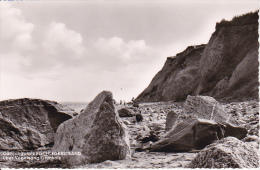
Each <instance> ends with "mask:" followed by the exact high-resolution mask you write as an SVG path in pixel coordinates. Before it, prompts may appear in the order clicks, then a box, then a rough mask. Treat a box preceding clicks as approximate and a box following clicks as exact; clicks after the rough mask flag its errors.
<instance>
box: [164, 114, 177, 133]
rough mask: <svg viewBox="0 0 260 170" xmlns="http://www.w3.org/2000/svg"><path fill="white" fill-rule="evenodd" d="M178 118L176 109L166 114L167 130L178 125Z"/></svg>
mask: <svg viewBox="0 0 260 170" xmlns="http://www.w3.org/2000/svg"><path fill="white" fill-rule="evenodd" d="M177 120H178V114H177V113H175V112H174V111H169V112H168V114H167V116H166V124H165V131H166V132H168V131H169V130H171V128H172V127H173V126H174V125H176V123H177Z"/></svg>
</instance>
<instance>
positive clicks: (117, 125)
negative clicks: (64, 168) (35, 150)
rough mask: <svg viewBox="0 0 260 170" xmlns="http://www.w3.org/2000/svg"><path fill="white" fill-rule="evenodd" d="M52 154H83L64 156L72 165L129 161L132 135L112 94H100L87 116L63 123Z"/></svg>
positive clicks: (82, 115)
mask: <svg viewBox="0 0 260 170" xmlns="http://www.w3.org/2000/svg"><path fill="white" fill-rule="evenodd" d="M52 150H53V151H63V152H79V153H80V155H63V156H62V162H64V163H66V164H68V165H80V164H86V163H99V162H103V161H106V160H121V159H126V158H129V157H130V146H129V138H128V133H127V130H126V126H125V124H124V123H123V122H122V121H121V119H120V117H119V115H118V113H117V112H116V110H115V107H114V104H113V98H112V93H111V92H108V91H103V92H101V93H99V94H98V95H97V96H96V98H95V99H94V100H93V101H92V102H91V103H89V105H88V106H87V108H86V109H85V110H84V112H83V113H81V114H80V115H78V116H76V117H74V118H73V119H70V120H68V121H66V122H64V123H62V124H61V125H60V126H59V128H58V130H57V133H56V135H55V142H54V146H53V149H52Z"/></svg>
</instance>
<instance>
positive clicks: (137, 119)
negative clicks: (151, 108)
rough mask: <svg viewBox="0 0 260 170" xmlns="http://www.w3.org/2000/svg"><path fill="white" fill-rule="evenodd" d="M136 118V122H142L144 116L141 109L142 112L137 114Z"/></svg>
mask: <svg viewBox="0 0 260 170" xmlns="http://www.w3.org/2000/svg"><path fill="white" fill-rule="evenodd" d="M135 118H136V122H142V121H143V116H142V113H141V111H140V113H138V114H136V115H135Z"/></svg>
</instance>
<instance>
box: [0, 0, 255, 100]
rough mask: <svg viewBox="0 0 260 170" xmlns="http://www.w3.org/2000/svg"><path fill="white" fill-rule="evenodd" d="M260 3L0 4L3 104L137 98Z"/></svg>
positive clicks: (173, 0) (245, 0)
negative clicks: (173, 59)
mask: <svg viewBox="0 0 260 170" xmlns="http://www.w3.org/2000/svg"><path fill="white" fill-rule="evenodd" d="M257 9H258V1H257V0H225V1H221V0H207V1H206V0H200V1H199V0H190V1H188V0H179V1H178V0H168V1H163V0H158V1H155V0H154V1H144V0H143V1H133V0H132V1H126V0H120V1H119V0H118V1H94V0H92V1H91V0H89V1H84V0H81V1H68V0H67V1H44V0H39V1H37V0H36V1H28V2H26V0H23V1H21V0H19V1H14V2H3V1H1V2H0V24H1V25H0V31H1V32H0V57H1V58H0V64H1V67H0V99H1V100H5V99H11V98H23V97H28V98H40V99H48V100H55V101H58V102H64V101H74V102H89V101H91V100H92V99H93V98H94V97H95V96H96V95H97V94H98V93H99V92H101V91H102V90H110V91H112V92H113V95H114V98H115V99H116V100H117V101H119V100H126V101H130V100H131V98H132V97H137V96H138V94H140V93H141V92H142V91H143V90H144V89H145V88H146V87H147V86H148V85H149V83H150V81H151V80H152V78H153V77H154V76H155V74H156V73H157V72H158V71H160V69H161V68H162V67H163V64H164V62H165V61H166V58H167V57H168V56H174V55H176V53H179V52H182V51H183V50H184V49H185V48H186V47H187V46H189V45H194V44H202V43H207V42H208V40H209V38H210V36H211V34H212V33H213V32H214V30H215V24H216V22H219V21H221V20H222V19H223V18H225V19H226V20H230V19H232V17H233V16H235V15H241V14H244V13H246V12H250V11H255V10H257Z"/></svg>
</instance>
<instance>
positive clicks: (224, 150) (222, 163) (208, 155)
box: [187, 137, 259, 168]
mask: <svg viewBox="0 0 260 170" xmlns="http://www.w3.org/2000/svg"><path fill="white" fill-rule="evenodd" d="M187 167H188V168H259V154H258V151H257V149H256V148H254V147H253V146H252V145H248V144H246V143H245V142H243V141H240V140H238V139H237V138H234V137H227V138H224V139H222V140H220V141H216V142H215V143H213V144H211V145H209V146H207V147H206V148H205V149H203V150H202V151H200V152H199V153H198V154H197V156H196V157H195V158H194V159H193V160H192V162H191V163H190V164H189V165H188V166H187Z"/></svg>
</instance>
